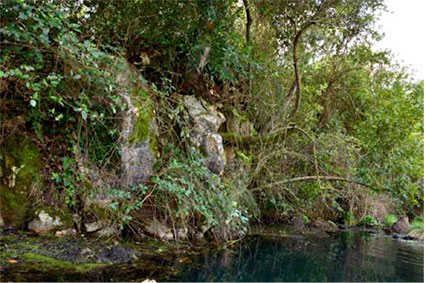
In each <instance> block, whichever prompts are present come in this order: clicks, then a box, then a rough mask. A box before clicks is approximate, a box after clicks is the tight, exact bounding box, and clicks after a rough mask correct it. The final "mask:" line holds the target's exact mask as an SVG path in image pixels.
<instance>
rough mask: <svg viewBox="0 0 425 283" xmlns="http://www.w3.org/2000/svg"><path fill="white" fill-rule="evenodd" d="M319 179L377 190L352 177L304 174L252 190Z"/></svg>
mask: <svg viewBox="0 0 425 283" xmlns="http://www.w3.org/2000/svg"><path fill="white" fill-rule="evenodd" d="M317 179H320V180H326V181H342V182H347V183H352V184H357V185H360V186H363V187H366V188H369V189H372V190H375V191H376V190H377V189H376V188H374V187H372V186H370V185H367V184H364V183H362V182H359V181H355V180H351V179H347V178H344V177H338V176H304V177H296V178H292V179H288V180H284V181H279V182H275V183H270V184H267V185H264V186H261V187H256V188H254V189H252V190H251V191H258V190H261V189H263V188H266V187H270V186H276V185H282V184H288V183H294V182H304V181H317Z"/></svg>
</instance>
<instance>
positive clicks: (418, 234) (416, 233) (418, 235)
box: [407, 229, 424, 241]
mask: <svg viewBox="0 0 425 283" xmlns="http://www.w3.org/2000/svg"><path fill="white" fill-rule="evenodd" d="M407 236H408V237H411V238H413V239H415V240H419V241H423V240H424V232H423V231H422V230H420V229H415V230H412V231H410V232H409V233H408V234H407Z"/></svg>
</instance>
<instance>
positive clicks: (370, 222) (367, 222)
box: [359, 215, 379, 226]
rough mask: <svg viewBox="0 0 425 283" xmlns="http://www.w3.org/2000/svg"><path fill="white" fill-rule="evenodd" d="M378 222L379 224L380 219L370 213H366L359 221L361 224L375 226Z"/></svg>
mask: <svg viewBox="0 0 425 283" xmlns="http://www.w3.org/2000/svg"><path fill="white" fill-rule="evenodd" d="M378 224H379V223H378V221H377V220H376V219H375V218H373V217H372V216H370V215H366V216H365V217H363V219H362V220H361V221H360V222H359V225H366V226H375V225H378Z"/></svg>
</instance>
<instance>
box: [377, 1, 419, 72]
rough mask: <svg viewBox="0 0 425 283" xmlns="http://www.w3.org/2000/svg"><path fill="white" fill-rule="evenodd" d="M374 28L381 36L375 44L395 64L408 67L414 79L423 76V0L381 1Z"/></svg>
mask: <svg viewBox="0 0 425 283" xmlns="http://www.w3.org/2000/svg"><path fill="white" fill-rule="evenodd" d="M385 3H386V5H387V7H388V11H389V12H388V13H384V14H383V15H382V16H381V19H380V21H379V22H378V27H380V30H381V31H383V32H384V33H385V37H384V38H383V39H382V40H381V41H379V42H378V43H376V44H375V47H376V48H379V49H390V50H391V51H392V53H393V54H394V55H395V58H396V60H397V61H399V62H401V63H403V65H407V66H409V67H410V68H411V69H412V71H413V75H414V77H415V78H416V79H422V80H423V79H424V77H425V66H424V65H425V45H424V37H425V32H424V30H425V21H424V17H425V0H385Z"/></svg>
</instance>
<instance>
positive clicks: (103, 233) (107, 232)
mask: <svg viewBox="0 0 425 283" xmlns="http://www.w3.org/2000/svg"><path fill="white" fill-rule="evenodd" d="M118 233H119V231H118V229H117V228H116V227H113V226H111V227H105V228H103V229H101V230H99V231H97V232H96V234H97V235H98V236H99V237H110V236H113V235H116V234H118Z"/></svg>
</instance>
